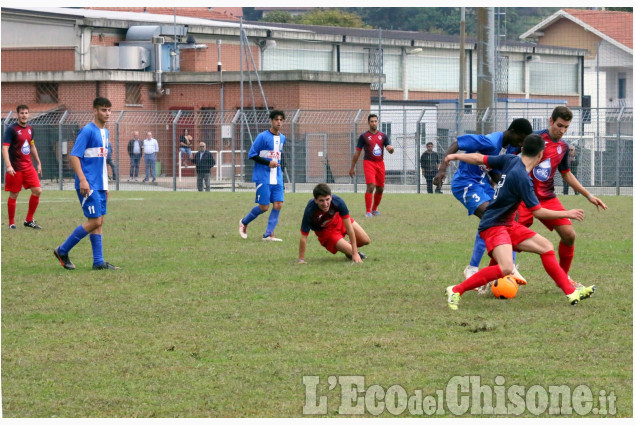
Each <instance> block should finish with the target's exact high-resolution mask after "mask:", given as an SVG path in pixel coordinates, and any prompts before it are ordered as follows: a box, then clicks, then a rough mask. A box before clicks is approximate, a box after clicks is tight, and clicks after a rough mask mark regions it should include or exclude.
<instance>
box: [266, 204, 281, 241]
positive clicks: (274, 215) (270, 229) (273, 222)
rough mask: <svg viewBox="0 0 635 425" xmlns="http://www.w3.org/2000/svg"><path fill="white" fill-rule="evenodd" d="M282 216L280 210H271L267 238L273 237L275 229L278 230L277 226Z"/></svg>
mask: <svg viewBox="0 0 635 425" xmlns="http://www.w3.org/2000/svg"><path fill="white" fill-rule="evenodd" d="M279 216H280V210H275V209H273V210H271V214H269V223H267V230H265V238H266V237H267V236H271V234H272V233H273V229H275V228H276V224H278V217H279Z"/></svg>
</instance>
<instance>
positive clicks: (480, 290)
mask: <svg viewBox="0 0 635 425" xmlns="http://www.w3.org/2000/svg"><path fill="white" fill-rule="evenodd" d="M491 287H492V282H487V283H486V284H485V285H483V286H479V287H478V288H475V289H474V290H475V291H476V292H477V293H478V294H479V295H487V294H489V293H491V292H490V288H491Z"/></svg>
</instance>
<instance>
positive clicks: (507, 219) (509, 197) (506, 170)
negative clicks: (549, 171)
mask: <svg viewBox="0 0 635 425" xmlns="http://www.w3.org/2000/svg"><path fill="white" fill-rule="evenodd" d="M483 161H484V162H485V164H486V165H487V166H488V167H491V168H493V169H497V170H501V172H502V175H501V178H500V180H499V182H498V184H497V185H496V191H495V193H494V197H493V198H492V202H490V204H489V205H488V206H487V209H486V210H485V213H484V214H483V218H482V219H481V222H480V224H479V226H478V231H479V232H482V231H483V230H486V229H489V228H490V227H494V226H511V224H512V222H513V221H514V216H515V215H516V210H517V209H518V206H519V205H520V201H523V202H524V203H525V205H526V206H527V208H528V209H529V210H530V211H534V210H536V209H538V208H540V202H538V198H537V197H536V193H535V192H534V182H533V181H532V180H531V177H529V173H528V172H527V169H526V168H525V164H523V161H522V159H521V157H520V156H517V155H511V154H508V155H500V156H486V157H485V158H484V159H483Z"/></svg>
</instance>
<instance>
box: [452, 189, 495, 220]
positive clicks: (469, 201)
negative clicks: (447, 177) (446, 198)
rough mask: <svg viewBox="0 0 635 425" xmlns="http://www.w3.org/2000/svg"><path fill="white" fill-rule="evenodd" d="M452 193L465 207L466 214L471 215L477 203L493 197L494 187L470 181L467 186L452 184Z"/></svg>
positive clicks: (479, 203)
mask: <svg viewBox="0 0 635 425" xmlns="http://www.w3.org/2000/svg"><path fill="white" fill-rule="evenodd" d="M452 194H453V195H454V197H455V198H456V199H458V200H459V202H460V203H462V204H463V206H464V207H465V208H467V214H468V215H472V214H474V211H476V209H477V208H478V206H479V205H481V204H483V203H485V202H488V201H490V200H491V199H492V198H493V197H494V188H492V186H491V185H489V184H478V183H470V184H469V185H467V186H454V185H452Z"/></svg>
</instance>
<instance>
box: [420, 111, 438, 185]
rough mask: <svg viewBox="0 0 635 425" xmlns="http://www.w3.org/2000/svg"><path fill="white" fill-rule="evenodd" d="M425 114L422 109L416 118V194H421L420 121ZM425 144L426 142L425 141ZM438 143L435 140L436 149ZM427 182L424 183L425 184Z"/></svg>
mask: <svg viewBox="0 0 635 425" xmlns="http://www.w3.org/2000/svg"><path fill="white" fill-rule="evenodd" d="M425 114H426V109H425V108H423V109H422V110H421V113H420V114H419V118H417V129H416V130H415V152H416V153H415V157H416V158H415V175H416V176H417V179H416V181H417V193H421V120H422V119H423V116H424V115H425ZM426 142H427V141H426ZM438 146H439V141H438V140H437V147H438ZM427 183H428V182H427V181H426V184H427Z"/></svg>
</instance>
